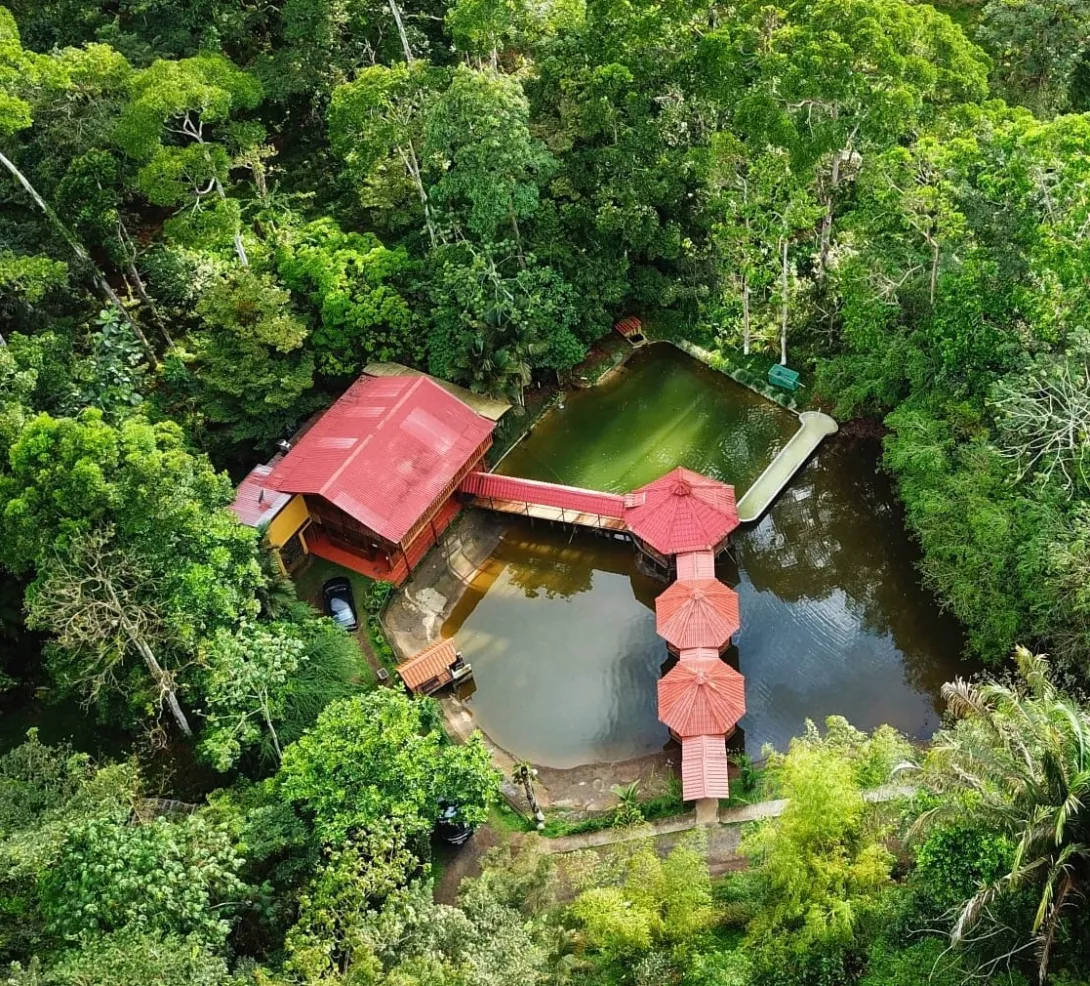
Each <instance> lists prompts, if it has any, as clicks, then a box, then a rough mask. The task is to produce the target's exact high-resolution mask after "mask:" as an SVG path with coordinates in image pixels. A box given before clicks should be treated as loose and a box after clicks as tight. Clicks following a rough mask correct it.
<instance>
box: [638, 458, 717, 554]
mask: <svg viewBox="0 0 1090 986" xmlns="http://www.w3.org/2000/svg"><path fill="white" fill-rule="evenodd" d="M625 505H626V509H625V522H626V523H627V525H628V529H629V530H630V531H631V532H632V534H633V536H634V537H635V539H636V543H637V545H639V547H640V548H641V549H642V550H643V551H644V552H646V553H647V554H648V555H650V556H651V557H652V558H653V559H654V560H655V561H657V562H658V563H659V564H660V565H668V564H669V560H670V557H671V556H672V555H677V554H682V553H686V552H695V551H711V552H712V553H713V554H715V553H717V552H719V551H721V550H722V549H723V548H724V547H725V546H726V542H727V538H728V536H729V535H730V532H731V531H733V530H734V529H735V528H736V527H737V526H738V509H737V507H736V505H735V502H734V487H733V486H728V485H727V484H726V483H721V482H719V480H717V479H711V478H710V477H708V476H701V475H700V473H696V472H693V471H692V470H690V469H685V468H683V467H681V466H679V467H678V468H677V469H674V470H672V471H671V472H668V473H667V474H666V475H665V476H662V477H660V478H659V479H656V480H655V481H654V482H653V483H648V484H647V485H646V486H641V487H640V488H639V489H638V490H636V491H635V492H634V493H629V494H628V496H626V497H625Z"/></svg>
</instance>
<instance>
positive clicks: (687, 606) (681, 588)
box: [655, 579, 742, 653]
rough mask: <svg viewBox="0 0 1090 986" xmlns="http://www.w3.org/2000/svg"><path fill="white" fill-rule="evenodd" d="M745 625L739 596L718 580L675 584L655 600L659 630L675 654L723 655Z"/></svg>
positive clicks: (698, 580) (656, 627) (656, 625)
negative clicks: (702, 651) (707, 650)
mask: <svg viewBox="0 0 1090 986" xmlns="http://www.w3.org/2000/svg"><path fill="white" fill-rule="evenodd" d="M741 626H742V622H741V615H740V614H739V610H738V593H736V592H735V591H734V590H733V589H731V588H729V587H728V586H725V585H723V583H722V582H719V581H717V580H715V579H695V580H686V581H684V582H675V583H674V584H673V585H671V586H670V588H669V589H667V590H666V591H665V592H663V593H662V594H661V595H660V596H659V597H658V598H657V599H656V600H655V629H656V630H657V632H658V635H659V636H660V637H662V638H664V639H665V640H666V643H667V644H669V645H670V647H671V648H672V649H673V650H674V651H675V653H676V652H677V651H682V650H688V649H689V648H692V647H711V648H714V649H715V650H716V651H717V652H722V651H723V649H724V648H725V647H726V646H727V644H729V643H730V638H731V637H733V636H734V634H736V633H737V632H738V630H739V629H740V628H741Z"/></svg>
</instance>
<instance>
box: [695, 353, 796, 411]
mask: <svg viewBox="0 0 1090 986" xmlns="http://www.w3.org/2000/svg"><path fill="white" fill-rule="evenodd" d="M677 345H678V347H679V348H680V349H682V350H683V351H684V352H686V353H688V354H689V355H690V356H692V357H693V358H694V359H698V360H700V362H701V363H703V364H704V365H705V366H710V367H711V368H712V369H713V370H718V371H719V372H720V373H725V374H726V375H727V376H728V377H730V378H731V379H732V380H735V381H737V382H738V383H740V384H741V385H742V386H743V387H748V388H749V389H750V390H752V391H754V392H755V393H758V394H760V395H761V396H762V397H767V398H768V399H769V400H770V401H774V402H775V403H777V404H779V405H780V406H781V407H785V408H787V410H789V411H795V412H798V411H800V410H803V409H805V407H806V406H807V404H808V403H809V400H810V398H809V393H810V391H809V389H808V388H807V386H806V385H805V380H804V381H803V384H804V386H803V388H802V390H800V391H797V392H796V393H794V394H791V393H788V392H787V391H786V390H781V389H780V388H779V387H773V386H772V384H770V383H769V382H768V371H769V369H770V368H771V367H772V366H774V365H775V364H776V362H777V361H776V360H775V359H773V358H772V357H771V356H770V355H769V354H767V353H750V354H749V355H748V356H743V355H742V354H741V353H738V352H728V353H723V352H719V351H716V350H711V349H704V348H703V347H701V346H697V345H696V344H695V343H691V342H685V341H682V342H679V343H678V344H677Z"/></svg>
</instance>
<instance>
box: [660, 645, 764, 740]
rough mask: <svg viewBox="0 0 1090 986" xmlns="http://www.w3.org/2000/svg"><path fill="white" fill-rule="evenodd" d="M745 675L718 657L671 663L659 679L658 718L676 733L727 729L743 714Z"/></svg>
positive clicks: (734, 724)
mask: <svg viewBox="0 0 1090 986" xmlns="http://www.w3.org/2000/svg"><path fill="white" fill-rule="evenodd" d="M745 688H746V683H745V679H744V678H743V677H742V676H741V675H740V674H739V673H738V672H737V671H735V670H734V668H732V667H731V666H730V665H729V664H726V663H725V662H723V661H721V660H720V659H719V658H718V657H714V658H710V659H709V658H698V659H696V660H690V661H683V662H681V663H680V664H676V665H674V667H673V668H671V670H670V672H669V674H667V675H666V677H665V678H662V679H660V681H659V683H658V689H659V721H660V722H663V723H665V724H666V725H667V726H669V727H670V728H671V729H672V730H673V731H674V732H675V733H677V735H678V736H681V737H685V736H698V735H700V734H702V733H718V734H719V735H720V736H722V735H724V734H725V733H729V732H730V731H731V730H732V729H734V727H735V726H737V725H738V720H739V719H741V718H742V716H744V715H745V714H746V691H745Z"/></svg>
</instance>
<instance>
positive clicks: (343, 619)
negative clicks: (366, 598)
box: [322, 578, 360, 630]
mask: <svg viewBox="0 0 1090 986" xmlns="http://www.w3.org/2000/svg"><path fill="white" fill-rule="evenodd" d="M322 600H323V602H324V603H325V611H326V613H327V614H328V615H329V616H331V617H333V619H334V620H335V621H336V623H337V625H338V626H341V627H344V629H345V630H358V629H359V625H360V619H359V617H358V616H357V615H356V601H355V600H354V599H353V598H352V585H351V583H349V581H348V579H344V578H339V579H330V580H329V581H328V582H327V583H326V584H325V585H323V586H322Z"/></svg>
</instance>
